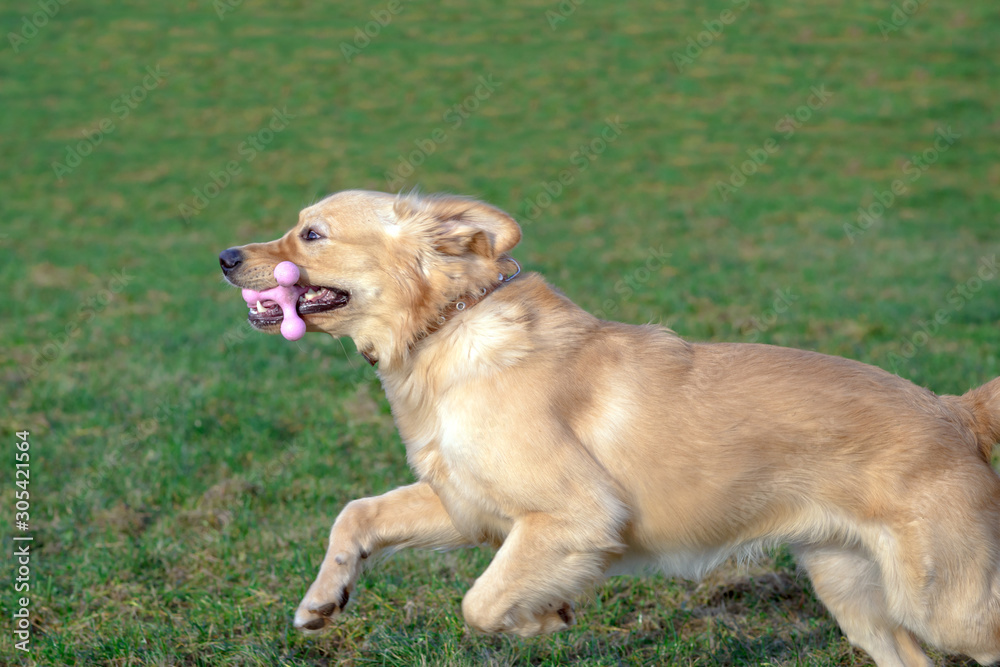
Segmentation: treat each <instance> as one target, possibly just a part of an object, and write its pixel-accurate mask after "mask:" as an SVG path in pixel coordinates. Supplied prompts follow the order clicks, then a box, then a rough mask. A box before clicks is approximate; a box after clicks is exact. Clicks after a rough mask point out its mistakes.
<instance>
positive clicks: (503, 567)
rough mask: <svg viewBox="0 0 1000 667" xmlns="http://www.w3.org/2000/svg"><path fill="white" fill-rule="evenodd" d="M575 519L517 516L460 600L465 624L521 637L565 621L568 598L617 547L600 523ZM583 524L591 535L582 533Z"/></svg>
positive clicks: (597, 573) (569, 613) (569, 614)
mask: <svg viewBox="0 0 1000 667" xmlns="http://www.w3.org/2000/svg"><path fill="white" fill-rule="evenodd" d="M579 523H583V522H582V521H579V522H577V525H575V526H574V525H573V522H571V521H569V520H567V519H566V518H565V517H560V518H556V517H553V516H549V515H545V514H530V515H527V516H525V517H522V518H520V519H518V520H517V522H516V523H515V524H514V527H513V529H512V530H511V532H510V533H509V534H508V536H507V538H506V539H505V540H504V543H503V546H501V547H500V550H499V551H498V552H497V555H496V557H495V558H494V559H493V562H492V563H490V566H489V567H488V568H487V569H486V571H485V572H484V573H483V574H482V575H481V576H480V577H479V578H478V579H477V580H476V583H475V585H474V586H473V587H472V588H471V589H470V590H469V592H468V593H467V594H466V596H465V599H464V600H463V601H462V612H463V614H464V615H465V620H466V621H467V622H468V623H469V625H471V626H472V627H473V628H475V629H477V630H480V631H483V632H512V633H516V634H518V635H521V636H523V637H530V636H534V635H539V634H545V633H549V632H555V631H557V630H562V629H563V628H566V627H568V626H569V625H571V624H572V622H573V609H572V605H571V601H572V600H573V599H574V598H576V597H577V596H578V595H579V594H580V593H581V592H583V591H584V590H586V589H587V588H589V587H590V586H592V585H593V584H595V583H596V582H598V581H600V580H601V579H602V578H603V576H604V572H605V570H606V569H607V566H608V563H609V561H610V560H611V559H612V558H613V557H614V556H615V555H616V554H617V553H619V552H620V551H621V547H620V545H619V544H618V543H617V541H615V540H613V539H608V534H609V533H608V531H607V530H605V529H602V528H601V527H600V526H599V524H600V523H601V522H592V523H590V524H589V526H587V527H584V526H581V525H579ZM588 527H589V528H590V529H591V530H594V529H596V531H594V532H596V534H588V532H587V528H588Z"/></svg>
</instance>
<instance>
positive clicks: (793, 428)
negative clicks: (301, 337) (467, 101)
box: [220, 191, 1000, 667]
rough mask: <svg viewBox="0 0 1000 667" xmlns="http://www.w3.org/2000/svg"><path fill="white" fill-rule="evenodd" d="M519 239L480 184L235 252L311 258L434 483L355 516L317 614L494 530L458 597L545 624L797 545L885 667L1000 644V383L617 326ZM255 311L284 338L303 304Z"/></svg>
mask: <svg viewBox="0 0 1000 667" xmlns="http://www.w3.org/2000/svg"><path fill="white" fill-rule="evenodd" d="M520 238H521V230H520V227H519V226H518V225H517V223H516V222H515V221H514V220H513V218H511V216H509V215H507V214H506V213H504V212H503V211H501V210H499V209H497V208H494V207H493V206H490V205H488V204H485V203H482V202H479V201H475V200H472V199H467V198H463V197H457V196H450V195H439V196H421V195H416V194H411V195H401V196H396V195H389V194H384V193H377V192H365V191H346V192H341V193H339V194H335V195H332V196H330V197H328V198H327V199H325V200H323V201H321V202H320V203H318V204H315V205H314V206H310V207H308V208H306V209H304V210H303V211H302V212H301V213H300V214H299V222H298V224H297V225H295V226H294V227H293V228H292V229H291V231H289V232H288V233H287V234H285V235H284V236H283V237H281V238H280V239H278V240H276V241H272V242H270V243H254V244H250V245H245V246H242V247H238V248H230V249H228V250H225V251H224V252H223V253H222V254H221V255H220V263H221V264H222V268H223V271H224V273H225V276H226V278H227V279H228V280H229V282H231V283H232V284H233V285H236V286H238V287H243V288H248V289H251V290H264V289H266V288H272V287H275V284H276V283H275V279H274V276H273V272H274V268H275V266H276V265H277V264H278V263H279V262H282V261H286V260H287V261H291V262H294V263H295V264H296V265H297V266H298V267H299V269H300V271H301V275H300V278H299V281H298V285H299V286H301V287H303V288H304V287H311V288H312V289H311V290H310V292H309V293H308V294H306V295H303V296H302V297H301V298H300V299H299V301H298V312H299V314H300V315H301V317H302V318H303V319H304V320H305V323H306V325H307V327H308V330H309V331H315V332H324V333H328V334H330V335H332V336H350V337H351V338H353V339H354V341H355V343H356V344H357V348H358V350H359V351H360V352H361V353H362V354H363V355H364V356H365V358H366V359H368V361H369V362H370V363H371V364H372V365H375V364H377V365H378V370H377V372H378V376H379V378H380V379H381V381H382V385H383V387H384V389H385V392H386V394H387V396H388V399H389V402H390V404H391V405H392V412H393V416H394V418H395V421H396V424H397V426H398V428H399V431H400V433H401V435H402V439H403V441H404V442H405V443H406V454H407V458H408V460H409V463H410V466H411V467H412V468H413V471H414V472H415V473H416V476H417V478H418V480H419V481H418V482H417V483H415V484H412V485H410V486H404V487H402V488H399V489H396V490H394V491H391V492H389V493H386V494H384V495H381V496H378V497H373V498H364V499H361V500H355V501H353V502H351V503H349V504H348V505H347V506H346V507H345V508H344V510H343V511H342V512H341V513H340V515H339V516H338V517H337V519H336V521H335V522H334V524H333V528H332V529H331V532H330V541H329V548H328V550H327V553H326V557H325V558H324V560H323V563H322V565H321V567H320V570H319V574H318V576H317V577H316V580H315V582H313V584H312V586H310V587H309V590H308V592H306V594H305V597H304V599H303V600H302V602H301V604H300V605H299V607H298V610H297V611H296V613H295V625H296V627H298V628H301V629H302V630H305V631H315V630H319V629H321V628H323V627H324V626H325V625H327V624H328V623H330V622H331V618H332V617H333V616H335V615H336V614H338V613H339V612H341V611H342V610H343V609H344V606H345V605H346V604H347V601H348V599H349V597H350V594H351V592H352V591H353V590H354V587H355V583H356V581H357V578H358V575H359V573H360V572H361V570H362V567H363V565H364V564H365V561H366V559H368V558H370V557H371V556H374V555H375V554H377V553H378V552H380V551H383V550H396V549H400V548H404V547H416V548H425V549H451V548H456V547H463V546H469V545H478V544H483V543H486V544H492V545H495V546H496V547H498V550H497V552H496V556H495V557H494V559H493V561H492V563H491V564H490V566H489V567H488V568H487V569H486V571H485V572H484V573H483V574H482V576H480V577H479V578H478V579H477V580H476V582H475V584H474V585H473V586H472V588H471V589H470V590H469V591H468V593H467V594H466V595H465V598H464V600H463V602H462V612H463V614H464V616H465V619H466V621H467V622H468V623H469V625H471V626H472V627H473V628H476V629H478V630H480V631H484V632H510V633H516V634H519V635H523V636H530V635H537V634H540V633H547V632H552V631H555V630H559V629H561V628H565V627H566V626H567V625H569V624H570V623H571V622H572V620H573V607H572V603H573V601H574V599H576V598H578V597H579V596H580V594H581V593H582V592H584V591H586V590H587V589H588V588H589V587H592V586H593V585H594V584H596V583H597V582H599V581H601V580H602V579H604V578H605V577H607V576H609V575H612V574H615V573H621V572H627V571H630V570H635V569H637V568H639V569H641V568H643V567H644V566H650V565H652V566H654V567H657V568H660V569H662V571H664V572H665V573H667V574H669V575H677V576H683V577H698V576H700V575H702V574H704V573H705V572H707V571H708V570H710V569H711V568H713V567H715V566H716V565H718V564H720V563H721V562H722V561H724V560H725V559H727V558H729V557H730V556H733V555H748V554H753V553H754V552H756V551H758V550H760V549H761V548H766V547H769V546H772V545H775V544H778V543H787V544H790V545H791V548H792V550H793V552H794V553H795V555H796V557H797V559H798V561H799V563H800V564H801V566H802V567H803V568H804V570H805V571H806V572H807V573H808V575H809V577H810V579H811V580H812V583H813V586H814V588H815V591H816V593H817V595H818V596H819V597H820V599H822V601H823V602H824V603H825V604H826V606H827V607H828V608H829V610H830V612H831V613H832V614H833V615H834V616H835V617H836V619H837V622H838V623H839V624H840V627H841V628H842V629H843V631H844V633H845V634H846V635H847V638H848V639H849V640H850V641H851V642H852V643H853V644H855V645H857V646H859V647H861V648H863V649H864V650H865V651H867V652H868V653H869V654H870V655H871V656H872V658H874V660H875V661H876V662H877V663H878V665H879V666H880V667H889V666H891V665H906V666H915V665H928V664H930V661H929V660H928V658H927V656H926V655H925V653H924V652H923V650H922V648H921V646H920V644H919V643H918V641H920V640H922V641H925V642H927V643H929V644H931V645H933V646H936V647H938V648H940V649H942V650H945V651H950V652H958V653H964V654H966V655H968V656H971V657H972V658H974V659H976V660H978V661H979V662H980V663H984V664H988V663H992V662H994V661H997V660H998V659H1000V478H998V475H997V473H996V472H995V471H994V470H993V469H992V468H991V467H990V463H989V461H990V456H991V452H992V447H993V444H994V443H995V442H996V441H997V439H998V437H1000V379H998V380H994V381H993V382H991V383H989V384H987V385H984V386H983V387H980V388H979V389H975V390H973V391H970V392H969V393H967V394H965V395H964V396H938V395H935V394H933V393H932V392H930V391H927V390H926V389H922V388H920V387H917V386H915V385H913V384H912V383H910V382H908V381H906V380H904V379H902V378H900V377H897V376H895V375H892V374H891V373H888V372H886V371H883V370H881V369H879V368H875V367H873V366H868V365H865V364H862V363H860V362H856V361H851V360H847V359H842V358H839V357H832V356H826V355H823V354H818V353H814V352H805V351H800V350H794V349H787V348H781V347H773V346H768V345H755V344H729V343H716V344H700V343H689V342H687V341H685V340H683V339H682V338H680V337H679V336H678V335H676V334H675V333H674V332H673V331H671V330H669V329H666V328H664V327H661V326H652V325H645V326H632V325H628V324H619V323H616V322H608V321H604V320H600V319H597V318H595V317H593V316H591V315H590V314H588V313H586V312H585V311H583V310H581V309H580V308H579V307H578V306H576V305H575V304H573V303H572V302H571V301H570V300H569V299H567V298H566V297H565V296H563V295H562V294H560V293H559V292H557V291H556V290H554V289H553V288H552V287H550V286H549V285H548V284H546V283H545V281H544V280H543V279H542V278H541V277H540V276H538V275H537V274H531V273H520V274H519V267H518V266H517V264H516V262H514V261H513V260H512V259H511V257H510V256H509V255H508V253H509V252H510V251H511V249H512V248H513V247H514V246H515V245H516V244H517V242H518V241H519V240H520ZM249 318H250V322H251V323H252V324H253V325H254V326H255V327H257V328H258V329H261V330H263V331H268V332H276V331H277V330H278V327H279V325H280V323H281V320H282V312H281V309H280V307H278V306H276V305H275V304H274V303H266V304H259V303H258V304H257V306H256V308H252V309H251V312H250V316H249Z"/></svg>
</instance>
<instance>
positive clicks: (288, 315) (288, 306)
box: [243, 261, 309, 340]
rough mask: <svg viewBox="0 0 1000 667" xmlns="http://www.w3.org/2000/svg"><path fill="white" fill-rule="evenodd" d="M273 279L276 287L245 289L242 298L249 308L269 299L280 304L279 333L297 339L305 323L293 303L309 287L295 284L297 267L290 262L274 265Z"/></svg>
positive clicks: (302, 332) (304, 329)
mask: <svg viewBox="0 0 1000 667" xmlns="http://www.w3.org/2000/svg"><path fill="white" fill-rule="evenodd" d="M274 279H275V280H277V281H278V286H277V287H272V288H271V289H266V290H264V291H263V292H258V291H256V290H252V289H245V290H243V299H244V300H245V301H246V302H247V305H248V306H249V307H250V308H251V309H253V308H256V307H257V304H258V303H260V302H262V301H271V302H274V303H276V304H278V305H279V306H281V314H282V318H281V335H282V336H284V337H285V338H286V339H287V340H298V339H300V338H302V336H304V335H305V333H306V323H305V322H304V321H302V318H301V317H299V312H298V311H297V310H296V309H295V304H296V303H297V302H298V300H299V297H300V296H302V295H303V294H305V293H306V292H307V291H308V289H309V288H308V287H299V286H298V285H296V284H295V281H297V280H298V279H299V267H297V266H295V264H294V263H292V262H288V261H285V262H281V263H279V264H278V265H277V266H276V267H274Z"/></svg>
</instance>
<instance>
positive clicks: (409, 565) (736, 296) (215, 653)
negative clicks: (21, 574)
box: [0, 0, 1000, 666]
mask: <svg viewBox="0 0 1000 667" xmlns="http://www.w3.org/2000/svg"><path fill="white" fill-rule="evenodd" d="M62 1H63V2H66V0H62ZM578 3H579V4H574V3H573V2H572V0H562V2H556V1H555V0H553V1H551V2H544V1H536V2H532V1H531V0H523V1H515V2H510V3H496V4H488V3H471V2H462V1H461V0H458V1H452V2H446V3H442V4H439V3H411V2H408V1H407V0H378V1H375V2H365V3H355V4H351V3H337V4H333V3H330V5H329V6H327V3H307V2H290V3H281V4H282V6H281V7H277V6H273V5H272V4H268V3H263V2H243V1H242V0H218V1H217V2H214V3H213V2H208V1H207V0H206V1H203V2H191V3H155V2H146V1H144V0H130V1H128V2H121V3H112V2H104V1H93V2H86V3H84V2H66V4H60V0H15V1H14V2H12V3H7V4H5V6H4V7H3V8H2V9H0V24H2V25H3V27H4V32H5V33H6V37H5V39H4V43H3V44H2V45H0V46H2V48H3V53H2V56H0V82H2V83H0V103H2V109H3V111H2V113H0V123H2V132H0V151H2V153H0V154H2V155H3V159H2V160H0V182H2V184H3V185H2V196H0V206H2V222H0V276H2V281H3V282H2V284H3V285H4V287H5V289H7V291H8V295H7V297H6V298H5V299H4V303H5V305H6V308H5V309H4V316H3V317H2V318H0V333H2V340H3V349H4V353H3V355H2V356H0V374H2V384H0V387H2V401H3V403H2V404H3V406H4V407H5V408H6V409H4V410H2V412H0V424H2V426H3V439H4V441H5V444H4V452H6V453H5V454H4V456H3V457H2V458H3V460H4V461H5V462H6V463H5V464H4V469H3V471H2V473H0V479H3V480H4V483H3V487H2V494H0V497H2V499H3V500H2V502H3V507H2V509H0V517H2V518H0V533H2V537H3V539H4V541H5V544H6V546H5V547H4V549H3V552H4V554H5V556H4V563H5V564H6V566H7V567H5V568H4V572H5V573H6V574H5V577H4V579H3V581H0V604H2V610H3V614H4V616H5V618H6V619H7V621H6V622H5V624H4V628H5V630H4V632H3V633H2V634H0V664H25V665H64V664H65V665H115V666H124V665H326V664H348V665H522V664H531V665H562V664H579V665H619V664H624V665H649V664H659V665H868V664H871V663H870V661H869V660H868V659H867V656H865V655H863V654H861V653H859V652H856V651H854V650H852V649H851V647H850V646H849V645H848V644H847V642H846V640H844V638H843V637H842V635H841V634H840V632H839V630H838V629H837V627H836V625H835V624H834V622H833V621H832V619H831V618H830V617H829V616H828V615H827V614H826V612H825V611H824V610H823V608H822V606H821V605H820V604H819V603H818V602H817V601H816V599H815V598H814V596H813V594H812V592H811V590H810V587H809V584H808V582H807V581H806V579H805V578H804V577H799V576H797V575H796V571H795V566H794V563H793V562H792V561H791V559H790V558H789V556H788V555H787V554H786V553H785V552H783V551H779V552H777V553H776V554H773V555H772V556H771V557H769V558H767V559H765V562H761V563H758V564H754V565H751V566H750V567H748V568H742V569H741V568H738V567H737V566H736V565H735V564H732V565H729V566H726V567H724V568H723V569H722V570H720V571H718V572H716V573H715V574H713V575H711V576H710V577H709V578H708V579H706V580H705V581H702V582H700V583H691V582H684V581H673V580H667V579H664V578H662V577H650V578H635V579H633V578H622V579H615V580H612V581H609V582H608V583H607V584H605V585H604V586H602V587H601V588H600V589H599V590H597V591H595V592H594V594H593V596H592V597H591V598H590V599H588V600H584V601H582V602H581V604H580V607H579V609H580V612H579V614H578V624H577V625H576V626H575V627H574V628H573V629H572V630H571V631H568V632H565V633H562V634H559V635H556V636H552V637H544V638H538V639H532V640H526V641H525V640H519V639H512V638H507V637H483V636H477V635H474V634H471V633H470V632H469V631H468V630H467V629H466V628H465V626H464V624H463V622H462V619H461V612H460V600H461V596H462V594H463V592H464V591H465V590H466V589H467V588H468V586H469V585H470V584H471V582H472V581H473V580H474V578H475V577H476V576H477V574H478V573H479V572H481V571H482V570H483V569H484V567H485V566H486V564H487V563H488V561H489V558H490V555H491V554H490V553H489V552H488V551H486V550H482V551H479V550H475V551H465V552H455V553H449V554H433V553H431V554H428V553H404V554H399V555H397V556H395V557H393V558H392V559H390V560H388V561H386V562H384V563H383V564H382V565H381V566H380V567H379V568H377V569H376V570H374V571H373V572H371V573H369V574H368V575H367V576H366V578H365V579H364V581H363V582H362V590H361V592H360V594H359V595H357V596H356V597H357V600H356V602H355V603H354V606H353V608H352V609H351V610H350V611H349V613H348V614H346V616H344V617H343V619H342V621H341V622H340V623H339V624H338V625H337V626H336V627H335V628H334V629H333V630H332V631H330V632H329V633H328V634H326V635H323V636H322V637H320V638H311V639H307V638H304V637H301V636H299V635H298V634H297V633H296V632H295V631H294V630H293V629H292V627H291V617H292V613H293V612H294V608H295V605H296V604H297V603H298V601H299V599H300V598H301V596H302V594H303V593H304V591H305V589H306V587H307V586H308V585H309V583H310V582H311V581H312V578H313V576H314V575H315V572H316V569H317V567H318V564H319V562H320V559H321V557H322V554H323V549H324V543H325V539H326V536H327V532H328V530H329V526H330V524H331V522H332V520H333V518H334V517H335V516H336V514H337V512H338V511H339V510H340V508H341V507H342V506H343V505H344V504H345V503H346V502H347V501H348V500H350V499H352V498H355V497H359V496H364V495H371V494H376V493H381V492H383V491H385V490H388V489H390V488H392V487H395V486H397V485H399V484H402V483H407V482H408V481H410V480H412V476H411V473H410V472H409V470H408V469H407V467H406V462H405V458H404V452H403V448H402V445H401V443H400V442H399V438H398V436H397V435H396V433H395V429H394V426H393V424H392V419H391V416H390V414H389V409H388V405H387V404H386V402H385V400H384V398H383V396H382V394H381V390H380V387H379V383H378V380H377V379H376V378H375V376H374V374H373V372H372V370H371V369H370V368H369V367H368V366H367V364H365V363H364V362H363V360H362V359H361V358H360V357H359V356H358V355H357V354H355V353H354V350H353V348H352V346H351V343H350V341H344V342H340V341H337V340H333V339H330V338H324V337H321V336H317V335H313V336H307V337H306V338H305V339H303V340H302V341H299V342H298V343H289V342H287V341H285V340H283V339H281V338H280V337H269V336H263V335H259V334H254V333H252V332H251V331H249V330H248V328H247V326H246V325H245V323H244V319H245V306H244V305H243V304H242V302H241V300H240V298H239V295H238V293H237V292H236V291H235V290H233V289H232V288H228V287H226V286H224V285H223V284H222V281H221V273H220V271H219V267H218V260H217V254H218V252H219V251H220V250H222V249H224V248H226V247H229V246H231V245H236V244H242V243H245V242H249V241H254V240H269V239H271V238H275V237H277V236H278V235H280V234H281V233H283V232H284V231H285V230H286V229H287V228H288V227H289V226H291V225H292V224H293V223H294V222H295V220H296V216H297V212H298V210H299V209H300V208H301V207H303V206H305V205H308V204H310V203H312V202H313V201H315V200H316V199H317V198H319V197H322V196H323V195H325V194H326V193H329V192H333V191H337V190H341V189H347V188H369V189H377V190H390V191H396V190H400V189H409V188H411V187H413V186H419V187H420V188H421V190H423V191H426V192H435V191H450V192H457V193H462V194H469V195H473V196H476V197H480V198H483V199H486V200H488V201H490V202H492V203H494V204H496V205H498V206H500V207H501V208H504V209H506V210H508V211H510V212H511V213H513V214H515V216H516V217H518V218H519V220H521V222H522V224H523V227H524V241H523V243H522V245H521V246H520V247H519V248H518V249H517V250H515V252H514V255H515V257H516V258H517V259H518V260H519V261H520V262H521V264H522V266H524V268H525V269H526V270H532V271H539V272H542V273H544V274H545V275H546V276H547V277H548V279H549V280H550V281H551V282H552V283H554V284H555V285H556V286H558V287H559V288H560V289H562V290H563V291H565V292H566V293H567V294H568V295H569V296H570V297H571V298H572V299H574V300H575V301H577V302H578V303H579V304H581V305H582V306H584V307H585V308H587V309H588V310H591V311H592V312H600V313H602V314H603V315H604V316H605V317H607V318H609V319H618V320H623V321H627V322H635V323H640V322H647V321H656V322H662V323H664V324H666V325H668V326H670V327H672V328H674V329H675V330H676V331H678V332H679V333H680V334H682V335H684V336H685V337H688V338H690V339H694V340H711V341H758V342H767V343H776V344H781V345H789V346H795V347H801V348H806V349H813V350H818V351H821V352H826V353H831V354H838V355H844V356H847V357H851V358H854V359H859V360H862V361H865V362H868V363H872V364H876V365H879V366H882V367H884V368H887V369H890V370H893V371H895V372H897V373H899V374H901V375H903V376H904V377H908V378H910V379H912V380H913V381H914V382H917V383H918V384H921V385H925V386H928V387H930V388H932V389H934V390H935V391H938V392H941V393H955V392H963V391H965V390H967V389H968V388H970V387H972V386H974V385H977V384H979V383H982V382H984V381H986V380H987V379H990V378H992V377H994V376H997V375H1000V361H998V356H997V352H998V350H1000V339H998V338H1000V337H998V336H997V322H998V320H1000V280H998V279H997V271H998V269H997V267H996V266H994V264H995V257H996V253H997V251H998V249H1000V206H998V199H997V194H996V193H997V191H998V189H1000V121H998V120H997V115H996V113H997V102H998V101H1000V92H998V89H997V82H998V81H1000V64H998V62H1000V61H998V60H997V58H996V49H997V44H998V43H1000V15H998V14H997V12H996V11H995V9H994V8H993V7H991V6H990V5H989V3H975V2H962V1H960V2H958V3H941V2H930V1H928V0H922V1H919V2H918V1H917V0H906V2H897V3H892V2H889V1H888V0H883V1H878V2H872V3H862V2H855V1H854V0H848V1H847V2H844V3H829V2H817V1H816V0H805V1H804V2H779V3H769V4H765V3H761V2H757V1H756V0H734V1H733V2H718V1H712V2H708V3H700V2H693V1H691V0H687V1H685V2H678V3H669V5H670V6H669V7H666V6H664V4H663V3H658V4H656V6H649V5H653V4H654V3H624V4H622V3H602V2H596V1H595V0H590V1H588V2H583V1H582V0H578ZM894 188H895V191H894ZM859 209H860V211H861V213H859ZM22 431H29V432H30V436H29V442H30V450H29V453H30V468H29V470H30V486H29V484H22V487H28V490H29V491H30V500H29V509H28V510H27V511H28V514H29V521H28V523H29V530H28V531H21V530H19V529H18V528H17V526H16V525H15V512H16V504H15V503H16V500H15V491H21V490H23V489H19V488H18V487H17V486H16V484H15V482H16V481H17V479H16V478H15V456H14V454H15V452H16V451H17V447H16V445H17V443H18V442H19V438H18V437H17V435H16V433H18V432H22ZM14 536H21V537H25V536H31V537H33V541H31V542H30V543H29V542H15V541H13V537H14ZM24 544H30V554H31V556H30V565H29V569H30V576H29V577H28V579H27V582H28V583H29V584H30V590H29V591H28V592H27V593H25V592H18V591H17V588H16V586H17V585H18V584H17V578H18V574H17V572H18V570H17V568H18V566H19V565H18V563H17V562H16V559H15V558H14V557H13V556H12V554H13V553H14V551H15V548H17V547H18V546H19V545H21V546H23V545H24ZM25 595H27V596H28V598H29V604H28V607H27V608H28V613H29V614H30V616H29V618H30V627H31V634H30V637H31V639H30V645H29V646H28V648H29V649H30V650H29V651H27V652H25V651H21V650H18V649H17V648H16V646H15V642H16V641H18V638H17V636H16V635H15V634H14V630H15V629H16V619H14V618H13V616H14V614H15V613H17V612H18V610H20V609H21V603H20V601H19V600H20V598H21V597H23V596H25ZM937 659H939V660H941V661H942V662H941V664H950V665H959V664H965V663H964V662H962V661H961V660H957V659H953V660H952V661H950V662H947V661H945V659H944V658H942V657H941V656H937Z"/></svg>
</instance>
